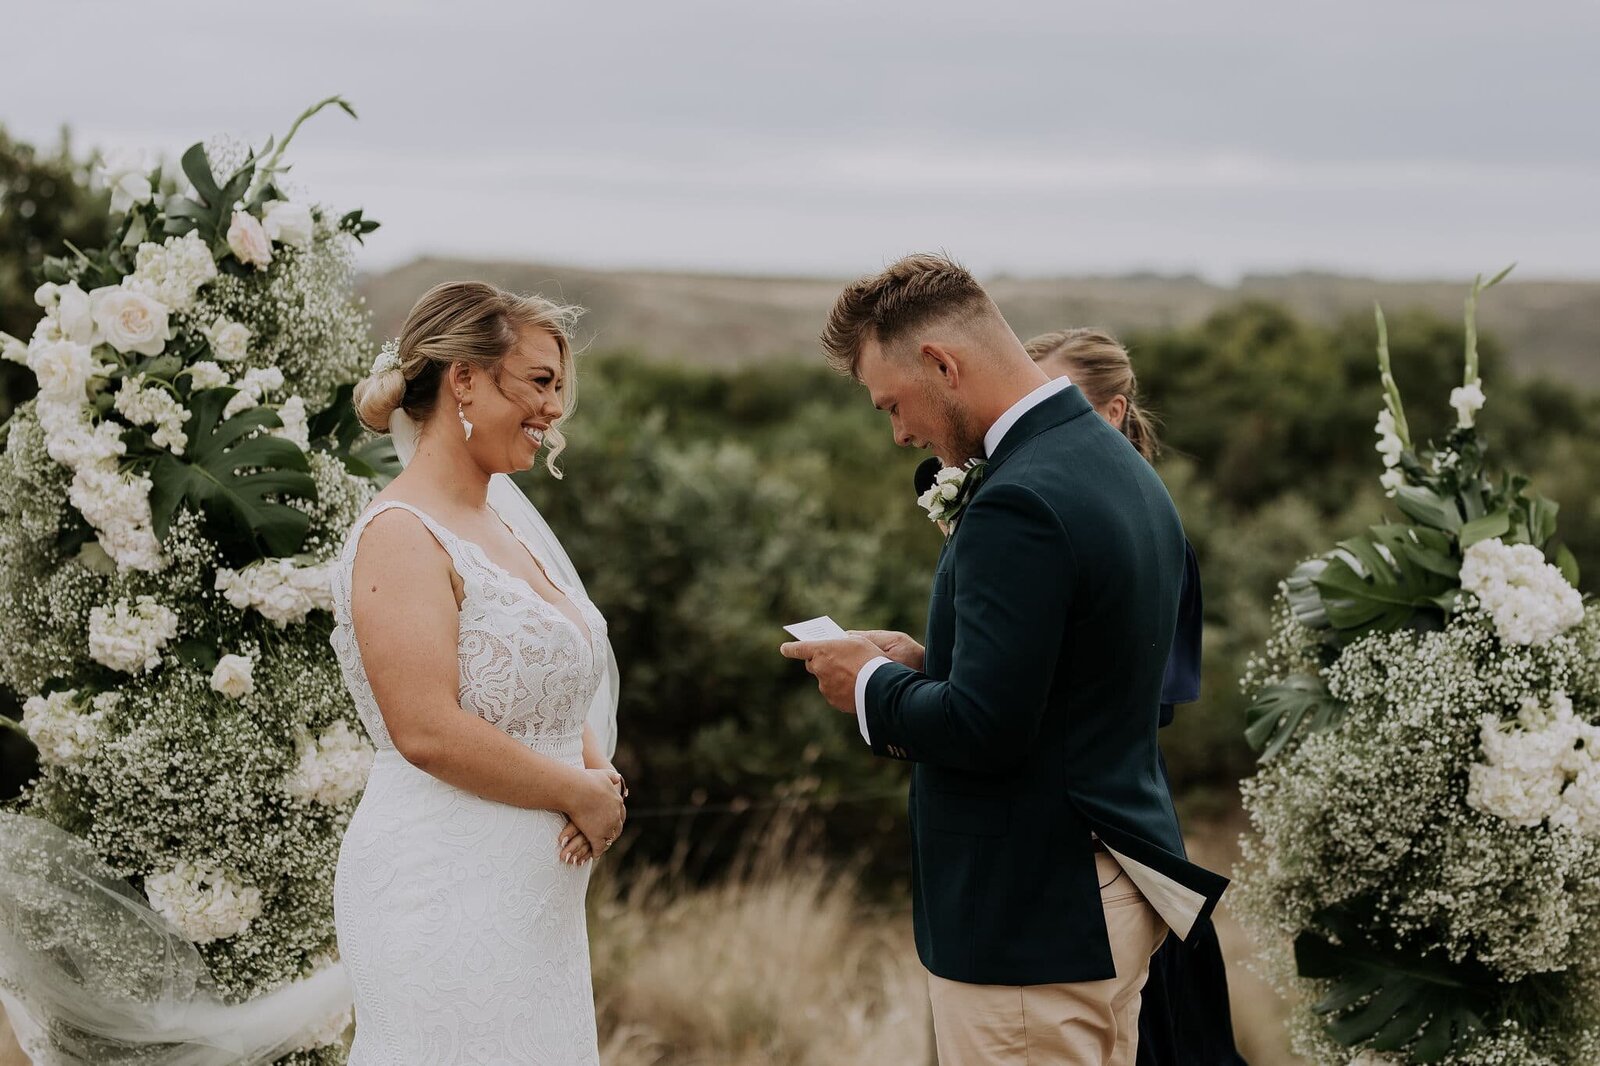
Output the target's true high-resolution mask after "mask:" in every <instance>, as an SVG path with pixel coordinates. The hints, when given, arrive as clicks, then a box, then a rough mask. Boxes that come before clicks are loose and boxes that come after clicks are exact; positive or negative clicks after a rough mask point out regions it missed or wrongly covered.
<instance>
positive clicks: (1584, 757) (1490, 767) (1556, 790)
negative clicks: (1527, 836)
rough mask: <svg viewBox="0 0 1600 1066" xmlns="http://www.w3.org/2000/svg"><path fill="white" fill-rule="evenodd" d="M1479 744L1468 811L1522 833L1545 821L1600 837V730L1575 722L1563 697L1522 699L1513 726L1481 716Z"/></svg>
mask: <svg viewBox="0 0 1600 1066" xmlns="http://www.w3.org/2000/svg"><path fill="white" fill-rule="evenodd" d="M1479 743H1480V744H1481V745H1482V750H1483V757H1484V761H1483V762H1481V763H1477V764H1474V765H1473V766H1472V767H1471V768H1470V769H1469V771H1468V776H1469V782H1468V787H1467V805H1468V806H1470V807H1472V808H1473V809H1475V810H1479V811H1483V812H1484V813H1485V814H1492V815H1495V816H1496V817H1499V818H1504V819H1505V820H1506V821H1508V822H1511V823H1512V824H1513V825H1519V826H1522V827H1523V828H1526V829H1532V828H1535V827H1537V826H1539V825H1541V824H1543V823H1544V822H1545V821H1546V820H1548V821H1549V822H1550V823H1551V824H1552V825H1558V826H1564V827H1566V828H1568V829H1572V830H1574V831H1576V832H1579V833H1582V834H1583V835H1585V836H1600V762H1597V759H1600V727H1597V726H1594V725H1591V724H1590V723H1588V722H1586V721H1584V720H1583V719H1582V718H1580V717H1578V716H1577V715H1576V714H1575V713H1574V711H1573V707H1572V700H1571V699H1570V698H1569V697H1568V696H1567V694H1566V693H1564V692H1556V693H1553V694H1552V695H1551V697H1550V700H1549V702H1548V703H1542V702H1540V701H1539V700H1537V699H1533V698H1531V697H1529V698H1526V699H1524V700H1523V701H1522V708H1521V710H1520V711H1519V712H1518V713H1517V717H1516V719H1515V720H1514V721H1513V722H1502V721H1501V720H1500V718H1499V717H1498V716H1496V715H1492V714H1486V715H1484V716H1482V718H1481V719H1480V732H1479Z"/></svg>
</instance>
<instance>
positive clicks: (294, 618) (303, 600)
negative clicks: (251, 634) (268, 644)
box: [216, 558, 333, 627]
mask: <svg viewBox="0 0 1600 1066" xmlns="http://www.w3.org/2000/svg"><path fill="white" fill-rule="evenodd" d="M216 588H217V591H219V592H221V593H222V594H223V595H224V596H225V597H226V598H227V600H228V602H229V603H231V604H233V605H234V606H235V607H237V608H239V610H241V611H246V610H250V609H252V608H253V609H255V610H257V611H259V612H261V613H262V614H263V615H265V616H266V617H267V618H270V619H271V620H272V621H274V622H276V623H277V624H278V625H279V627H282V626H286V625H288V624H289V623H290V622H300V621H304V620H305V617H306V615H308V614H310V613H311V612H312V611H319V610H320V611H331V610H333V582H332V571H331V569H330V564H327V563H323V564H318V565H316V566H296V565H295V562H294V560H293V559H281V558H280V559H262V560H260V561H258V562H254V563H251V564H250V565H249V566H247V567H245V568H244V569H243V570H237V571H236V570H229V569H226V568H223V569H219V570H218V571H217V582H216Z"/></svg>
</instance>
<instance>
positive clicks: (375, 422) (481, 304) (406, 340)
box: [354, 281, 583, 478]
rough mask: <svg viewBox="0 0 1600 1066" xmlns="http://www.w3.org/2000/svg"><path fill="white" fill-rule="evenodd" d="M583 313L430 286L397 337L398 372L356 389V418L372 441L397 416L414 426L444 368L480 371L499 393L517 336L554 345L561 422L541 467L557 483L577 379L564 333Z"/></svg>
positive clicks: (486, 291) (472, 285)
mask: <svg viewBox="0 0 1600 1066" xmlns="http://www.w3.org/2000/svg"><path fill="white" fill-rule="evenodd" d="M581 314H583V308H581V307H577V306H574V305H571V304H559V303H556V302H554V301H552V300H546V299H545V298H544V297H542V296H519V295H517V294H516V293H510V292H506V291H505V290H504V289H500V288H497V287H495V286H493V285H489V284H487V283H485V282H481V281H447V282H445V283H444V284H442V285H435V286H434V287H433V288H431V289H429V290H428V291H427V292H425V293H423V294H422V298H421V299H420V300H418V301H417V302H416V304H415V305H414V306H413V307H412V308H411V313H410V314H409V315H407V316H406V324H405V327H404V328H403V329H402V330H401V331H400V350H399V355H398V359H399V365H398V366H389V367H387V368H385V369H382V370H379V371H378V372H377V373H374V374H369V375H368V376H367V377H364V378H362V379H361V380H360V381H359V382H357V383H356V387H355V393H354V401H355V408H356V417H357V418H359V419H361V424H362V425H364V426H366V427H367V428H368V429H370V430H372V431H373V432H375V433H387V432H389V416H390V415H391V414H393V413H394V412H395V411H396V410H402V409H403V410H404V411H405V413H406V414H408V415H410V416H411V418H412V419H414V420H415V421H416V422H418V423H419V424H420V423H422V422H425V421H427V420H428V419H429V418H430V417H432V415H433V414H434V409H435V408H436V407H437V406H438V404H439V382H440V380H441V379H442V378H443V376H444V372H445V370H446V369H447V368H449V366H450V364H451V363H467V364H469V365H471V366H476V367H480V368H482V369H483V370H486V371H488V373H489V375H490V377H491V378H492V379H493V380H494V381H495V383H496V386H497V387H498V385H499V376H500V366H501V363H502V361H503V360H504V359H505V357H506V354H507V353H508V352H510V351H511V349H512V348H514V347H515V346H516V344H517V341H518V340H519V339H520V335H521V331H522V330H524V329H538V330H543V331H544V332H545V333H548V334H549V335H550V336H551V337H553V338H555V342H556V347H557V348H559V349H560V350H561V390H560V395H561V402H562V407H563V408H564V410H563V412H562V415H561V420H560V422H558V423H557V424H556V425H554V426H551V427H550V431H549V432H548V433H546V434H545V444H546V445H547V448H546V451H545V465H546V466H547V467H549V469H550V473H551V474H552V475H554V476H555V477H558V478H559V477H560V476H561V470H560V468H558V467H557V466H556V457H557V456H559V455H560V454H561V452H562V450H563V449H565V448H566V446H567V439H566V437H565V436H564V435H563V434H562V432H561V429H560V426H561V424H562V423H565V422H566V421H567V419H569V418H571V417H572V412H573V409H574V408H575V407H577V405H578V379H577V374H576V373H575V368H574V367H573V361H572V331H573V327H574V326H575V325H576V324H577V321H578V316H579V315H581Z"/></svg>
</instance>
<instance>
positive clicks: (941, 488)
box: [917, 459, 989, 537]
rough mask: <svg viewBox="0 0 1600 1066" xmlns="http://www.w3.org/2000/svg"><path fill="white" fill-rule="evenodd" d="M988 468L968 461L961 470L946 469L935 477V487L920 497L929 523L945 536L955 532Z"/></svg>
mask: <svg viewBox="0 0 1600 1066" xmlns="http://www.w3.org/2000/svg"><path fill="white" fill-rule="evenodd" d="M988 470H989V464H988V463H987V462H986V461H984V460H982V459H969V460H967V461H966V462H965V463H963V464H962V465H961V466H946V467H941V468H940V470H939V471H938V472H937V473H936V474H934V476H933V484H931V485H929V486H928V488H927V490H926V491H924V492H923V493H922V494H921V495H919V496H918V497H917V506H919V507H921V508H922V509H923V510H924V511H927V512H928V520H929V521H930V522H933V523H934V524H935V525H937V526H938V527H939V529H940V531H941V532H943V533H944V535H945V536H947V537H948V536H949V535H950V534H952V533H954V532H955V529H956V523H958V522H960V521H961V514H962V512H963V511H965V510H966V509H967V504H969V503H971V502H972V494H973V493H975V492H977V491H978V486H979V485H981V484H983V479H984V477H985V476H986V475H987V473H988Z"/></svg>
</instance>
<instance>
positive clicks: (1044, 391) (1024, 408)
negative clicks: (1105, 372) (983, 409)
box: [983, 374, 1072, 456]
mask: <svg viewBox="0 0 1600 1066" xmlns="http://www.w3.org/2000/svg"><path fill="white" fill-rule="evenodd" d="M1071 385H1072V382H1071V381H1070V380H1068V378H1067V376H1066V375H1065V374H1063V375H1062V376H1061V377H1058V378H1051V379H1050V380H1049V381H1047V382H1045V383H1044V384H1043V385H1040V386H1039V387H1038V388H1037V389H1034V390H1033V391H1032V392H1030V393H1028V395H1026V396H1024V397H1023V398H1022V399H1020V400H1018V401H1017V402H1016V403H1014V404H1012V405H1011V406H1010V407H1009V408H1007V409H1006V413H1005V414H1003V415H1001V416H1000V417H999V418H997V419H995V421H994V425H992V426H990V427H989V432H987V433H985V434H984V435H983V454H984V455H985V456H990V455H993V454H994V451H995V449H996V448H998V447H1000V442H1001V441H1002V440H1004V439H1005V436H1006V434H1007V433H1008V432H1010V430H1011V427H1012V426H1014V425H1016V424H1017V420H1018V419H1020V418H1021V417H1022V416H1023V415H1025V414H1027V413H1028V412H1029V411H1031V410H1033V409H1034V408H1035V407H1038V406H1039V405H1040V404H1041V403H1044V402H1045V401H1046V400H1048V399H1049V398H1050V397H1052V396H1054V395H1055V394H1056V393H1058V392H1062V391H1064V390H1066V389H1067V388H1070V387H1071Z"/></svg>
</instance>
